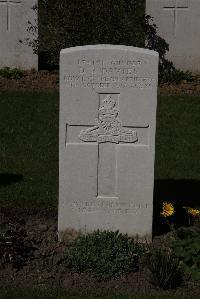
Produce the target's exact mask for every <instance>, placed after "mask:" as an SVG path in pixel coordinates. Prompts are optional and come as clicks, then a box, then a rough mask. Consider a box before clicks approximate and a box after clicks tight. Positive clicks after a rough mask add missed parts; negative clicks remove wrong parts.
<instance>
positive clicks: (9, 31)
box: [0, 0, 38, 69]
mask: <svg viewBox="0 0 200 299" xmlns="http://www.w3.org/2000/svg"><path fill="white" fill-rule="evenodd" d="M35 4H36V0H0V68H2V67H11V68H14V67H18V68H21V69H31V68H34V69H37V68H38V57H37V55H35V54H33V50H32V48H31V47H30V46H28V45H26V43H25V39H26V38H31V35H30V34H29V33H28V32H27V28H28V22H31V23H32V24H35V25H36V22H37V15H36V13H35V11H34V10H33V9H32V7H33V6H34V5H35ZM19 40H22V42H23V43H20V42H19Z"/></svg>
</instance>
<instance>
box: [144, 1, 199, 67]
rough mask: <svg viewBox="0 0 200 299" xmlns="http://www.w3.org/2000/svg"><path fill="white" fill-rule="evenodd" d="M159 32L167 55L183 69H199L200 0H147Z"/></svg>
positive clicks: (148, 11) (148, 10) (148, 13)
mask: <svg viewBox="0 0 200 299" xmlns="http://www.w3.org/2000/svg"><path fill="white" fill-rule="evenodd" d="M146 14H147V15H150V16H151V17H153V18H154V23H155V24H156V25H157V26H158V34H159V35H160V36H161V37H163V38H164V39H165V40H166V42H167V43H168V44H169V53H168V55H167V57H168V58H169V59H170V60H171V61H173V62H174V65H175V66H176V67H178V68H180V69H182V70H190V71H200V51H199V47H200V34H199V31H200V1H198V0H146Z"/></svg>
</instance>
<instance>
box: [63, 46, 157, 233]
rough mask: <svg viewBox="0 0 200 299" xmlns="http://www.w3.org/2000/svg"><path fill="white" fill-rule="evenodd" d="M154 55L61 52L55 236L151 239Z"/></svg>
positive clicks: (110, 49)
mask: <svg viewBox="0 0 200 299" xmlns="http://www.w3.org/2000/svg"><path fill="white" fill-rule="evenodd" d="M157 72H158V55H157V53H156V52H154V51H149V50H145V49H139V48H133V47H126V46H112V45H96V46H83V47H75V48H69V49H65V50H62V51H61V60H60V136H59V143H60V174H59V175H60V178H59V221H58V223H59V224H58V226H59V227H58V229H59V233H60V236H61V235H62V232H64V231H65V230H69V229H75V230H81V231H83V232H90V231H92V230H95V229H102V230H104V229H108V230H119V231H120V232H123V233H128V234H129V235H136V234H138V235H139V236H140V237H151V232H152V212H153V182H154V151H155V126H156V104H157V76H158V73H157Z"/></svg>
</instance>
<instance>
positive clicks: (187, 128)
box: [0, 91, 200, 207]
mask: <svg viewBox="0 0 200 299" xmlns="http://www.w3.org/2000/svg"><path fill="white" fill-rule="evenodd" d="M58 111H59V95H58V93H44V92H11V91H10V92H7V91H6V92H0V120H1V125H0V204H1V206H14V207H16V206H21V207H25V206H26V207H31V206H34V207H37V206H38V207H39V206H43V207H57V202H58ZM199 115H200V97H189V96H185V97H180V96H176V97H160V98H159V101H158V113H157V135H156V165H155V178H156V179H157V180H169V179H173V180H178V181H181V180H187V181H195V182H199V181H200V171H199V169H200V159H199V149H200V121H199ZM198 186H199V185H198Z"/></svg>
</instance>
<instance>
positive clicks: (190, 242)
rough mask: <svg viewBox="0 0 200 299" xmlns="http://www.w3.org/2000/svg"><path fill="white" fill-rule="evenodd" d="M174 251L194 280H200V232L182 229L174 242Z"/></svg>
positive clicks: (178, 231) (193, 229) (192, 229)
mask: <svg viewBox="0 0 200 299" xmlns="http://www.w3.org/2000/svg"><path fill="white" fill-rule="evenodd" d="M172 249H173V251H174V254H175V255H176V256H177V258H178V259H179V260H180V261H181V262H182V264H183V267H184V270H185V271H186V272H187V273H189V274H190V275H191V276H192V278H194V279H197V280H199V279H200V230H199V229H198V228H196V229H195V228H180V229H178V230H177V232H176V238H175V240H173V241H172Z"/></svg>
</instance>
